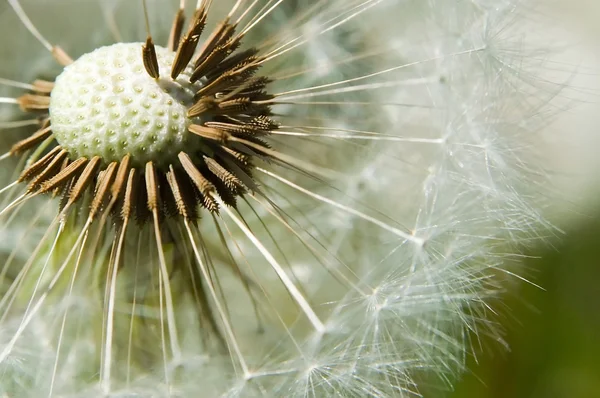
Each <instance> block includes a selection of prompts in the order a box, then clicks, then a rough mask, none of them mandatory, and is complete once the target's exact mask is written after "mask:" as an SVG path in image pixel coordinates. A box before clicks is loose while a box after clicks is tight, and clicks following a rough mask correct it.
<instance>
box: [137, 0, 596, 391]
mask: <svg viewBox="0 0 600 398" xmlns="http://www.w3.org/2000/svg"><path fill="white" fill-rule="evenodd" d="M128 1H129V0H128ZM132 1H133V0H132ZM424 1H425V0H424ZM498 1H500V0H498ZM539 2H540V3H546V4H544V7H542V8H540V9H536V10H535V12H544V13H546V12H547V13H548V14H549V15H545V17H549V18H551V19H555V20H556V21H557V25H560V26H561V27H562V28H564V29H566V30H568V31H570V32H572V33H573V35H572V38H569V39H567V40H566V41H571V42H572V43H573V49H572V50H573V51H572V53H573V54H575V55H574V56H573V59H572V60H570V59H567V60H566V61H565V62H566V63H568V65H567V66H564V65H563V66H564V67H565V68H566V69H568V68H571V67H572V69H573V71H574V73H578V76H577V78H576V79H574V82H573V86H574V87H576V88H579V89H581V90H582V91H585V92H586V94H587V95H586V98H589V101H578V102H577V103H574V104H573V106H572V107H571V108H570V109H568V110H565V112H564V114H563V115H560V116H559V117H558V120H556V121H553V123H552V126H551V128H552V130H553V131H554V132H555V134H557V135H564V134H573V136H574V141H576V142H573V143H574V144H577V145H582V146H583V147H587V148H585V149H587V150H588V151H591V153H597V152H600V146H596V145H595V143H600V139H598V138H599V137H600V90H599V89H600V84H598V83H599V82H600V68H598V69H597V70H596V66H598V65H600V62H598V60H599V59H600V0H540V1H539ZM532 15H536V14H532ZM584 139H585V140H584ZM573 153H576V152H573ZM548 156H553V154H549V155H548ZM560 159H561V161H564V158H563V157H560ZM572 161H573V163H574V166H573V167H568V166H567V165H563V164H556V165H555V166H556V168H555V169H554V170H550V171H549V172H556V171H557V170H574V171H569V172H568V173H565V175H564V176H563V178H564V179H566V180H570V181H571V182H570V184H564V186H561V187H562V188H563V189H573V190H574V191H576V193H572V194H569V195H566V196H568V197H569V198H570V199H572V200H573V202H571V201H569V202H567V201H565V206H564V211H561V214H560V215H556V219H559V218H560V219H561V222H560V223H561V225H563V224H566V225H567V227H566V228H564V233H557V236H555V237H551V238H549V239H548V240H547V241H546V242H545V244H542V245H540V246H539V247H537V248H536V249H534V250H533V251H531V252H529V253H527V254H528V256H530V258H528V259H526V260H525V268H524V269H523V268H520V271H519V273H520V274H522V275H523V276H524V277H525V278H527V280H528V281H530V283H528V282H525V281H520V282H516V283H514V284H513V285H512V287H511V288H510V289H508V291H507V292H506V293H505V294H504V296H503V297H502V298H501V300H499V301H498V302H497V303H495V304H496V306H495V308H497V309H498V317H497V321H498V323H499V324H500V325H501V327H502V328H503V330H504V334H503V339H504V341H503V342H502V343H499V342H498V341H495V340H492V339H491V338H488V337H486V336H471V340H472V344H473V346H474V348H475V352H476V355H473V356H470V357H469V358H468V359H467V361H468V366H467V368H468V369H469V370H468V372H467V373H465V374H464V375H463V376H462V377H461V378H460V380H458V381H457V383H456V384H455V385H454V389H453V391H450V392H448V394H445V393H443V392H439V391H436V392H433V393H431V394H430V395H427V396H433V397H435V396H437V395H447V396H449V397H451V398H475V397H477V398H501V397H502V398H505V397H506V398H508V397H514V398H588V397H589V398H594V397H600V169H598V167H597V165H598V164H599V163H600V162H598V159H596V161H595V162H594V163H591V162H590V165H589V168H585V167H582V165H581V158H580V157H577V156H574V159H572ZM572 173H586V174H587V177H586V178H579V177H580V176H579V175H574V174H572ZM564 187H568V188H564ZM565 217H566V218H568V220H567V221H566V222H565V221H564V219H565Z"/></svg>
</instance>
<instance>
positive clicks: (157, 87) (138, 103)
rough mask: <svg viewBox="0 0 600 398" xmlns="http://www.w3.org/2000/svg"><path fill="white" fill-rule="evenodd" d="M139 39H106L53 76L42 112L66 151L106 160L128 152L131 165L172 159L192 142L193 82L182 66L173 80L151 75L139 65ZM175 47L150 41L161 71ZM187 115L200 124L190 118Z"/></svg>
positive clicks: (190, 145) (140, 61)
mask: <svg viewBox="0 0 600 398" xmlns="http://www.w3.org/2000/svg"><path fill="white" fill-rule="evenodd" d="M141 46H142V43H128V44H122V43H119V44H113V45H112V46H107V47H101V48H99V49H96V50H94V51H93V52H91V53H88V54H85V55H83V56H81V57H80V58H79V59H78V60H77V61H76V62H74V63H73V64H71V65H69V66H67V67H66V68H65V70H64V72H62V73H61V74H60V75H59V76H58V77H57V79H56V82H55V86H54V88H53V90H52V95H51V101H50V107H49V114H50V118H51V120H52V126H53V132H54V134H55V136H56V139H57V141H58V143H59V144H60V145H62V146H63V147H64V148H65V149H67V150H68V151H69V154H70V156H71V157H73V158H77V157H78V156H85V157H88V158H92V157H94V156H101V157H102V160H103V161H104V162H105V163H106V164H108V163H110V162H113V161H119V160H121V159H122V158H123V157H124V156H125V155H126V154H128V153H129V154H131V156H132V160H133V161H134V163H135V164H137V165H144V164H146V162H148V161H155V162H157V163H160V164H161V166H163V165H164V164H167V165H168V164H169V163H172V162H173V161H174V160H175V159H176V157H177V154H178V153H179V152H181V151H182V150H184V149H185V150H191V151H194V150H197V149H198V148H197V147H196V148H195V149H194V148H193V147H194V145H195V144H196V142H197V140H192V139H190V136H191V135H192V134H191V133H189V132H188V127H189V125H190V124H191V123H192V119H190V118H188V116H187V109H188V108H189V107H190V106H191V105H193V103H194V100H193V97H194V93H195V91H197V90H198V89H199V88H200V87H201V83H190V82H189V76H190V75H191V74H192V72H193V68H192V67H191V66H188V67H187V69H186V70H184V72H183V73H182V74H181V75H180V76H179V78H178V79H177V80H175V81H174V80H171V79H163V80H158V81H157V80H155V79H153V78H152V77H150V76H148V74H147V73H146V71H145V69H144V65H143V62H142V58H141V56H140V48H141ZM174 57H175V53H173V52H172V51H169V50H168V49H166V48H162V47H157V59H158V64H159V67H160V68H161V69H162V70H164V71H167V70H169V69H170V67H171V64H172V63H173V58H174ZM195 122H197V123H201V120H199V119H198V118H196V120H195Z"/></svg>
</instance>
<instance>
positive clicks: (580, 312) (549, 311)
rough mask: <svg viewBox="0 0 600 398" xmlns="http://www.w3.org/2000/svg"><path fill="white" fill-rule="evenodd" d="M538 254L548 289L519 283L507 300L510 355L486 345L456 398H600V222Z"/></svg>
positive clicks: (539, 274) (537, 271) (535, 273)
mask: <svg viewBox="0 0 600 398" xmlns="http://www.w3.org/2000/svg"><path fill="white" fill-rule="evenodd" d="M598 210H600V209H598ZM599 213H600V211H599ZM540 256H541V258H539V259H531V260H529V261H527V264H526V266H527V269H528V270H530V272H529V275H528V279H529V280H531V281H532V282H534V283H536V284H538V285H540V286H542V287H543V288H544V289H545V290H541V289H540V288H538V287H535V286H532V285H529V284H525V283H521V284H519V285H518V288H517V289H516V291H511V292H510V293H508V294H506V295H505V300H504V303H503V304H505V305H506V307H507V308H505V309H502V310H501V314H500V317H501V318H502V319H501V320H500V321H501V323H502V326H503V327H504V328H505V332H506V333H505V335H504V337H505V340H506V342H507V344H508V345H509V347H510V348H509V350H506V349H505V348H503V347H502V346H501V345H500V344H499V343H498V342H497V341H490V340H487V341H486V340H485V339H483V341H482V344H483V352H480V353H478V354H477V358H474V357H471V358H469V363H468V369H469V373H466V374H465V375H463V377H462V380H460V381H459V382H458V383H457V384H456V385H455V389H454V391H453V392H452V393H451V394H448V395H449V396H450V397H452V398H474V397H477V398H500V397H502V398H508V397H514V398H525V397H527V398H588V397H589V398H594V397H600V218H595V219H590V220H589V222H588V223H587V224H584V225H580V226H579V227H578V228H577V229H576V230H573V231H570V232H568V233H567V235H566V239H565V240H562V239H561V243H560V244H558V245H557V246H555V247H554V248H550V249H548V250H545V251H543V252H542V253H540Z"/></svg>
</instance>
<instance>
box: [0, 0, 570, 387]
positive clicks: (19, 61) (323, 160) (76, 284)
mask: <svg viewBox="0 0 600 398" xmlns="http://www.w3.org/2000/svg"><path fill="white" fill-rule="evenodd" d="M3 1H5V3H4V4H3V5H4V12H5V13H7V14H8V13H10V15H11V17H10V18H8V17H6V16H4V17H5V18H6V19H7V22H6V23H7V24H9V26H11V29H12V30H11V34H12V35H14V36H15V39H11V41H10V42H8V41H6V40H4V39H3V44H2V53H3V54H5V56H7V57H8V58H9V59H10V62H9V63H8V64H7V65H6V66H5V67H4V68H3V69H2V73H3V75H2V76H1V77H2V79H1V80H0V85H1V88H2V89H3V94H2V97H0V102H2V110H1V112H2V113H1V114H2V115H6V118H5V119H3V121H1V122H0V128H1V129H2V130H4V131H3V141H2V143H3V145H4V147H6V150H5V151H4V152H3V154H2V155H1V156H0V159H1V161H2V162H3V163H2V166H3V168H4V170H6V171H5V173H4V174H5V175H4V176H3V177H4V181H5V182H4V184H3V186H2V189H1V195H2V196H1V197H0V201H1V202H2V207H1V208H0V223H1V224H0V225H2V234H3V235H6V236H7V237H10V238H11V239H8V240H7V242H6V243H4V244H3V245H2V256H3V266H2V267H1V271H0V272H1V273H0V278H1V285H0V286H1V289H2V295H1V298H0V391H1V392H2V393H4V394H5V395H6V396H19V397H21V396H35V397H38V396H44V395H46V396H185V397H188V396H189V397H191V396H206V397H215V396H241V397H252V396H282V397H283V396H285V397H294V396H318V397H321V396H347V397H350V396H356V397H368V396H371V397H384V396H407V397H408V396H418V395H419V393H420V385H419V382H418V380H423V379H425V378H428V377H435V378H436V379H437V380H440V383H441V384H442V385H444V386H447V384H448V383H450V382H451V380H452V377H453V376H454V375H456V374H457V373H458V372H460V371H461V370H462V367H463V362H464V357H465V355H466V353H467V352H469V350H470V346H471V345H472V342H471V341H470V339H471V338H472V337H473V336H477V335H478V333H485V334H487V333H490V334H494V335H496V334H498V333H499V331H498V329H497V327H496V326H495V325H494V323H493V318H492V315H493V312H494V311H493V309H492V308H491V307H490V306H489V305H488V304H487V301H486V300H487V299H488V298H490V297H492V296H494V295H495V294H497V292H498V291H500V290H501V286H500V284H499V281H500V280H501V278H500V277H499V274H501V273H502V271H503V270H504V268H503V264H504V263H505V262H506V261H508V260H510V259H512V258H513V257H516V256H518V255H519V253H520V252H519V250H520V248H519V247H518V246H523V245H527V244H528V243H529V241H534V240H536V239H538V238H539V235H540V234H541V233H542V232H541V231H546V230H550V229H551V226H550V225H549V224H548V223H546V222H545V221H544V217H543V216H542V209H543V205H544V201H545V198H547V193H546V189H545V183H546V175H545V173H544V172H542V171H541V168H538V165H537V164H536V161H535V160H536V155H537V154H536V151H535V147H534V146H533V145H532V144H533V143H535V142H536V140H535V138H534V137H535V136H536V133H537V132H538V130H539V129H540V126H542V125H543V124H544V123H545V122H546V121H545V120H542V119H544V118H543V117H540V115H544V112H546V109H547V108H546V106H548V103H549V100H550V99H551V98H552V97H553V96H555V95H556V93H557V92H558V91H560V89H561V87H560V85H557V84H553V83H551V82H547V81H543V80H542V79H536V78H535V74H534V73H535V68H536V66H539V65H536V62H535V61H534V60H535V58H534V57H531V52H529V53H526V51H525V50H524V46H523V44H522V43H521V42H520V39H521V38H520V36H519V33H518V29H517V25H518V23H519V21H520V17H521V11H520V10H521V7H525V6H524V5H522V3H521V2H517V1H511V0H504V1H494V2H488V1H480V0H459V1H455V2H447V1H437V0H429V1H421V0H419V1H416V0H415V1H399V0H350V1H347V0H344V1H342V0H317V1H309V0H306V1H303V0H297V1H292V0H231V1H212V0H199V1H197V2H196V1H187V2H186V1H184V0H181V1H157V0H156V1H151V0H147V1H135V2H134V1H131V2H129V1H127V2H125V1H100V0H98V1H91V0H89V1H88V0H86V1H83V2H74V1H66V0H64V1H62V0H61V1H44V2H34V1H17V0H3ZM8 6H10V7H8ZM11 18H12V19H11ZM508 32H511V33H508ZM13 40H14V42H13ZM520 50H522V52H520ZM531 51H533V50H531ZM527 57H529V58H527ZM549 108H550V107H549ZM547 112H548V113H547V114H546V115H550V114H551V113H552V112H553V110H552V108H550V110H548V111H547ZM9 134H10V135H9ZM9 138H10V140H9ZM540 198H542V200H540Z"/></svg>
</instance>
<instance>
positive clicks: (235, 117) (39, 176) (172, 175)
mask: <svg viewBox="0 0 600 398" xmlns="http://www.w3.org/2000/svg"><path fill="white" fill-rule="evenodd" d="M207 13H208V10H207V8H206V7H200V8H199V9H198V10H196V11H195V12H194V15H193V17H192V19H191V21H190V23H189V26H188V28H187V30H184V26H183V25H184V23H185V14H184V11H183V10H178V11H177V14H176V15H175V18H174V22H173V27H172V30H171V35H170V37H169V43H168V47H169V48H170V49H171V50H172V51H175V52H176V55H175V58H174V61H173V64H172V68H171V71H170V72H168V73H163V74H162V75H161V73H160V71H159V68H158V62H157V58H156V51H155V49H154V43H153V41H152V38H151V36H148V38H147V40H146V43H145V44H144V45H143V46H142V52H141V56H142V58H143V62H144V66H145V68H146V72H147V73H148V74H149V75H150V76H151V77H152V78H154V79H156V80H157V84H158V81H160V80H161V79H176V78H177V77H178V76H179V74H180V73H181V72H182V71H183V70H184V69H185V68H186V67H188V65H193V67H194V70H193V74H192V75H191V77H190V81H191V82H196V81H200V82H202V87H201V88H200V89H199V90H198V91H197V92H196V93H195V96H194V101H195V103H194V104H193V105H192V106H190V107H189V109H188V117H190V118H197V117H199V116H201V119H202V120H203V121H204V122H202V123H201V124H198V123H194V124H191V125H190V126H189V134H192V135H193V136H194V137H195V139H197V140H201V141H202V145H200V146H199V147H200V148H202V149H201V150H199V151H197V152H181V153H179V156H178V157H177V158H175V159H168V161H167V162H164V160H162V159H161V161H154V162H153V161H150V162H148V163H147V164H146V165H145V166H139V167H138V166H133V165H134V164H135V163H136V162H135V159H132V158H131V156H130V155H127V156H125V157H124V158H123V159H122V160H121V161H120V162H112V163H110V164H107V162H105V161H103V159H102V158H101V157H98V156H96V157H93V158H92V159H88V158H85V157H75V158H73V157H72V156H71V154H70V153H69V152H68V151H67V150H65V149H63V148H62V147H61V146H60V144H59V143H58V142H56V140H55V138H54V136H53V133H52V124H51V120H50V118H49V117H48V110H49V106H50V95H51V93H52V89H53V87H54V83H53V82H49V81H43V80H36V81H35V82H34V83H33V87H34V90H33V91H32V92H31V93H30V94H26V95H23V96H22V97H20V98H19V99H18V101H19V104H20V106H21V108H22V110H23V111H26V112H36V113H42V114H43V116H42V117H40V127H39V129H38V130H37V131H36V132H35V133H33V134H32V135H31V136H29V137H27V138H25V139H23V140H21V141H19V142H17V143H16V144H14V145H13V147H12V149H11V154H13V155H21V154H23V153H26V152H27V151H28V150H31V149H35V148H36V147H38V146H40V145H45V146H46V147H47V148H48V149H47V150H46V151H38V152H40V154H39V155H37V158H36V157H34V158H31V159H30V161H29V166H28V167H26V169H25V170H24V171H23V172H22V173H21V176H20V178H19V181H20V182H26V183H28V187H27V191H26V195H27V196H29V197H31V196H34V195H38V194H42V193H49V192H52V193H54V194H61V195H62V197H63V198H65V200H66V202H65V203H66V204H69V205H70V204H73V203H75V202H76V201H78V200H80V199H81V198H82V197H84V196H86V194H89V197H90V202H89V203H90V207H89V210H88V217H89V219H90V220H93V219H95V218H96V217H97V216H98V215H100V214H101V213H103V212H110V213H111V214H113V215H115V216H116V217H117V218H119V219H120V221H121V222H122V223H124V224H127V223H128V222H129V220H130V218H131V217H135V218H136V219H137V221H138V222H139V223H142V224H143V223H147V222H151V221H152V220H153V219H154V221H155V222H156V219H158V218H162V217H165V216H179V217H183V218H184V219H186V220H195V219H197V218H198V216H199V214H198V211H197V209H198V207H201V208H204V209H206V210H208V211H209V212H218V211H219V199H220V200H221V201H222V202H223V203H225V204H227V205H229V206H235V205H236V198H237V197H239V196H241V195H244V193H245V192H246V191H247V190H249V189H250V190H255V189H256V188H257V184H256V183H255V182H254V179H253V177H252V169H253V161H254V160H256V159H257V158H262V159H269V158H271V157H272V154H273V152H272V150H270V149H269V146H268V144H267V143H266V142H265V141H263V139H262V138H264V137H266V136H268V135H269V132H270V131H272V130H274V129H277V123H275V122H274V121H273V120H272V119H271V118H270V114H271V112H270V107H269V100H271V99H272V98H273V96H271V95H269V94H268V92H267V91H266V88H267V85H268V84H269V83H270V82H271V79H269V78H268V77H264V76H261V77H257V76H255V74H256V72H257V70H258V69H259V67H260V63H261V61H262V59H261V58H260V57H259V56H258V55H257V54H258V50H256V49H254V48H250V49H245V50H243V51H237V50H238V49H239V48H240V45H241V43H242V39H243V34H236V25H235V24H231V23H230V21H229V19H225V20H223V21H222V22H221V23H219V24H218V25H217V27H216V28H215V30H214V31H213V32H212V34H210V35H209V36H208V37H207V38H206V40H205V42H204V43H203V45H202V46H201V49H200V50H199V51H196V49H197V47H198V44H199V41H200V36H201V34H202V32H203V30H204V28H205V25H206V19H207ZM61 59H62V60H63V61H65V62H63V64H68V63H70V62H67V60H68V59H69V60H70V58H68V56H67V55H66V54H64V55H63V56H61ZM159 164H167V166H164V168H163V167H161V166H159Z"/></svg>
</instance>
